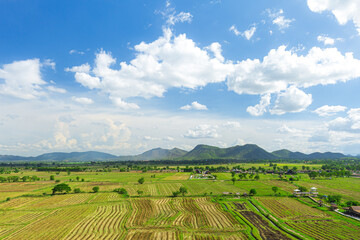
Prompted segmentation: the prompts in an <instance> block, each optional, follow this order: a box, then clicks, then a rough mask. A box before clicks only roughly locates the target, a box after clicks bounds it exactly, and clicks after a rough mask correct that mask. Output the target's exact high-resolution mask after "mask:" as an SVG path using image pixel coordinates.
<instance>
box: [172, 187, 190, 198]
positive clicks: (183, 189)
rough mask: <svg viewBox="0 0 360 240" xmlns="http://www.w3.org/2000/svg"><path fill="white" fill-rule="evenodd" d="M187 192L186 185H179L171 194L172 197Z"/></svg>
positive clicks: (183, 194)
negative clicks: (177, 189)
mask: <svg viewBox="0 0 360 240" xmlns="http://www.w3.org/2000/svg"><path fill="white" fill-rule="evenodd" d="M187 193H188V190H187V189H186V187H180V188H179V191H175V192H173V193H172V194H173V197H177V196H179V195H180V194H181V195H182V196H183V197H184V196H185V194H187Z"/></svg>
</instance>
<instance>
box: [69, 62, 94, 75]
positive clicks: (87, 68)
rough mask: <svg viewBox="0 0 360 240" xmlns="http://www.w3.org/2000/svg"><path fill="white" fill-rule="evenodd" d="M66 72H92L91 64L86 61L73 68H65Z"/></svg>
mask: <svg viewBox="0 0 360 240" xmlns="http://www.w3.org/2000/svg"><path fill="white" fill-rule="evenodd" d="M65 71H66V72H75V73H76V72H79V73H89V72H90V65H89V64H88V63H85V64H83V65H80V66H74V67H71V68H65Z"/></svg>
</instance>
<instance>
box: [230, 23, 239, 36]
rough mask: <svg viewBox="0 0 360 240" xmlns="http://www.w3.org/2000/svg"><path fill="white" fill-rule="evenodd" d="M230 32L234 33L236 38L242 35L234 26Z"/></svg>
mask: <svg viewBox="0 0 360 240" xmlns="http://www.w3.org/2000/svg"><path fill="white" fill-rule="evenodd" d="M229 31H230V32H233V33H234V34H235V35H236V36H239V35H240V34H241V32H240V31H239V30H238V29H237V28H236V26H235V25H232V26H231V27H230V28H229Z"/></svg>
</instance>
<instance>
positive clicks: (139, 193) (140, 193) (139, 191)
mask: <svg viewBox="0 0 360 240" xmlns="http://www.w3.org/2000/svg"><path fill="white" fill-rule="evenodd" d="M136 192H137V194H138V195H139V196H141V195H142V194H143V193H144V191H141V190H137V191H136Z"/></svg>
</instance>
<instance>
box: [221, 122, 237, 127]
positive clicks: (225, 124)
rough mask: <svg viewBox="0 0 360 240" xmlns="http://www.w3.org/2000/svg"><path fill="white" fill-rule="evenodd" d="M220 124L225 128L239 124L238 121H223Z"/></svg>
mask: <svg viewBox="0 0 360 240" xmlns="http://www.w3.org/2000/svg"><path fill="white" fill-rule="evenodd" d="M222 126H223V127H226V128H240V127H241V124H240V123H239V122H234V121H228V122H226V123H223V124H222Z"/></svg>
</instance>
